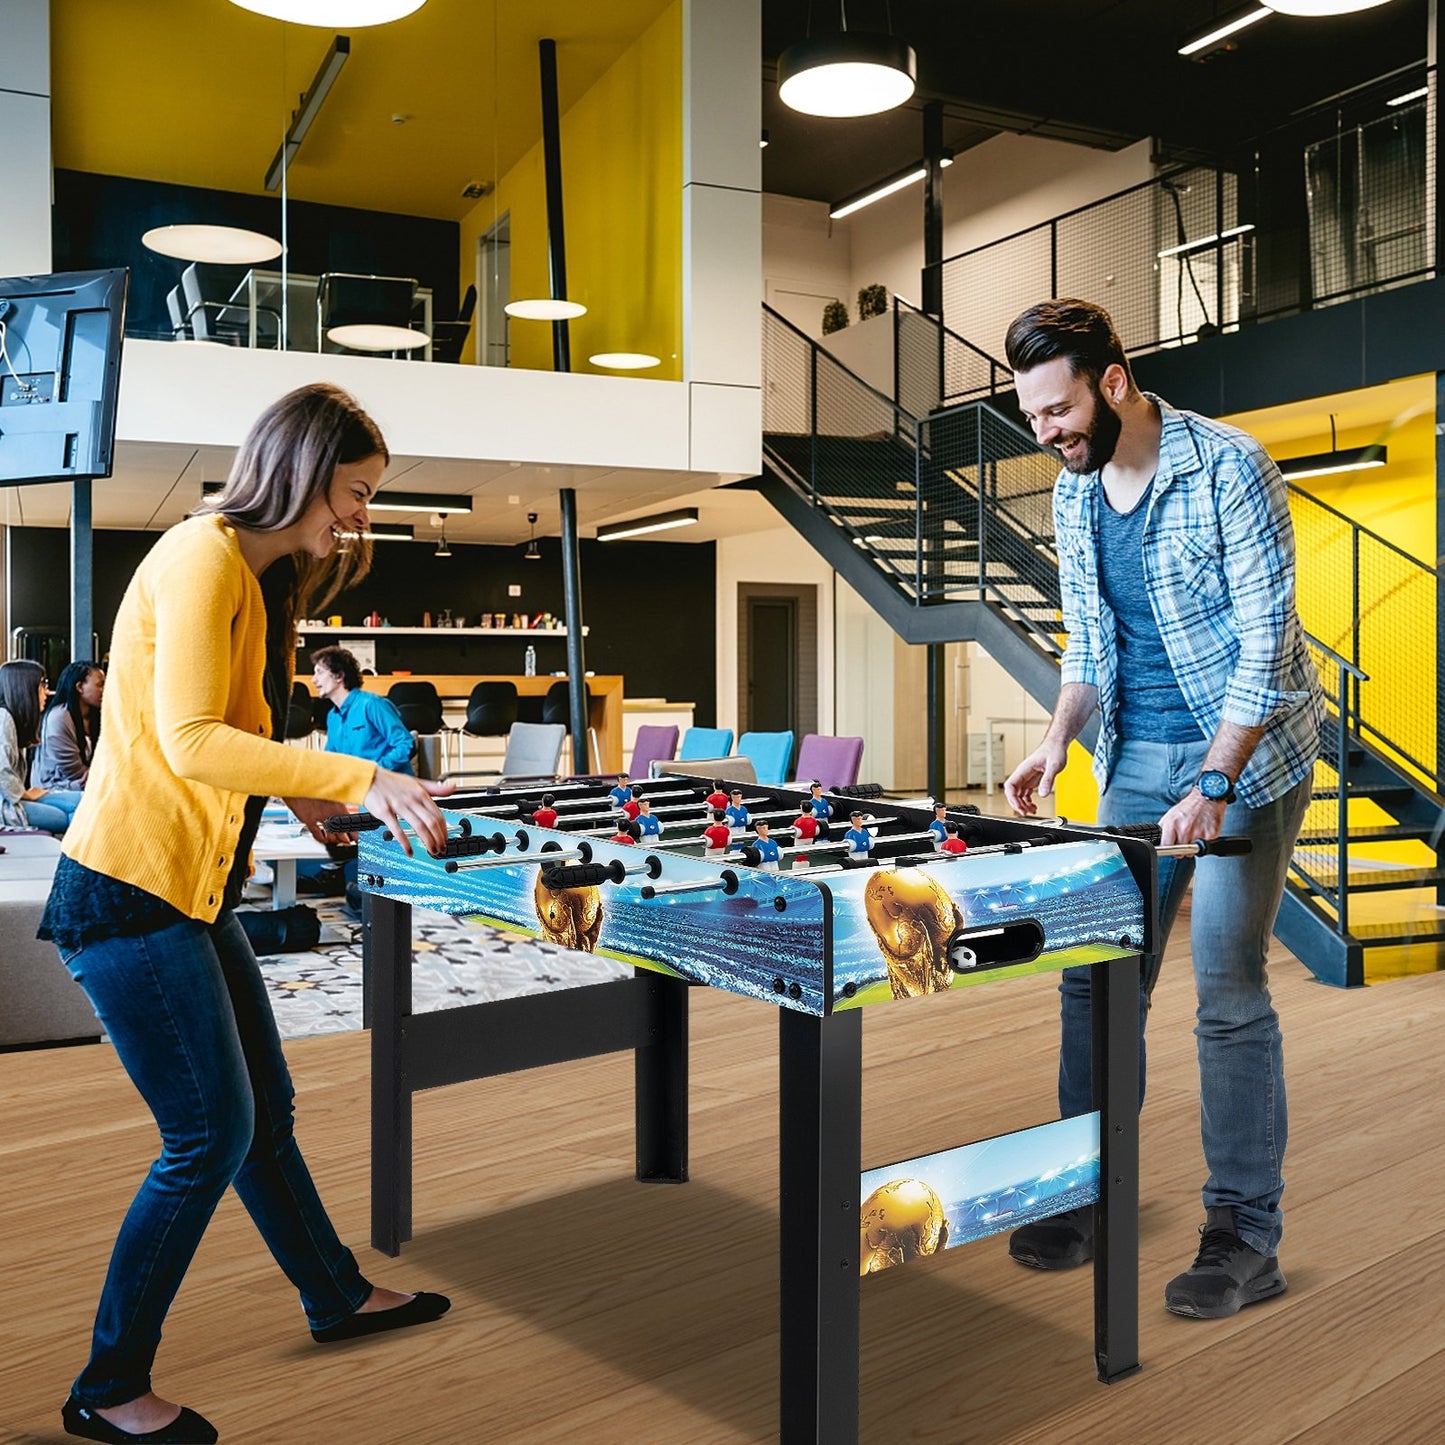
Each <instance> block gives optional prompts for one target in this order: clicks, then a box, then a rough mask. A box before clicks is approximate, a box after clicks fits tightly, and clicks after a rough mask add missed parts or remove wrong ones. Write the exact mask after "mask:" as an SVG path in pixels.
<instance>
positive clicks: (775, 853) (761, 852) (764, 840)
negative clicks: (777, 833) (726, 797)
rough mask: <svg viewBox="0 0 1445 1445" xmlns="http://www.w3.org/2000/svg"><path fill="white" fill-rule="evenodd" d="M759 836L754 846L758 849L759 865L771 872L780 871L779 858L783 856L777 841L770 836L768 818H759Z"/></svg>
mask: <svg viewBox="0 0 1445 1445" xmlns="http://www.w3.org/2000/svg"><path fill="white" fill-rule="evenodd" d="M757 830H758V836H757V841H756V842H755V843H754V844H753V847H754V848H756V849H757V850H758V865H759V866H760V867H762V868H766V869H767V870H768V871H769V872H770V873H776V872H777V871H778V859H779V858H780V857H781V856H782V854H781V851H780V850H779V848H778V845H777V843H776V842H775V841H774V840H773V839H772V838H770V837H768V823H767V819H766V818H759V819H758V822H757Z"/></svg>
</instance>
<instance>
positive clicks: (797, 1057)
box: [364, 894, 1139, 1445]
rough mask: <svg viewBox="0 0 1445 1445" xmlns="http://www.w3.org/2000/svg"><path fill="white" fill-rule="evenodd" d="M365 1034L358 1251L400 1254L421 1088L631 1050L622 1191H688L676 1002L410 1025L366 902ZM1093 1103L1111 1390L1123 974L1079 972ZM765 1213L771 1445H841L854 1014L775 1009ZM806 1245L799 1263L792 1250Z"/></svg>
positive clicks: (533, 1003) (396, 911)
mask: <svg viewBox="0 0 1445 1445" xmlns="http://www.w3.org/2000/svg"><path fill="white" fill-rule="evenodd" d="M364 929H365V945H364V948H365V953H364V957H365V968H366V980H367V981H366V987H367V1001H368V1006H369V1007H368V1013H369V1018H370V1027H371V1103H372V1120H371V1149H372V1184H371V1220H372V1225H371V1242H372V1244H373V1246H374V1247H375V1248H377V1249H378V1250H380V1251H382V1252H383V1253H384V1254H389V1255H395V1254H397V1253H399V1252H400V1249H401V1246H402V1244H403V1243H404V1242H405V1241H406V1240H408V1239H410V1238H411V1232H412V1210H411V1169H412V1148H411V1143H412V1138H411V1122H412V1095H413V1094H414V1093H416V1092H418V1091H419V1090H422V1089H431V1088H437V1087H440V1086H441V1085H444V1084H455V1083H461V1082H463V1081H465V1080H469V1079H480V1078H489V1077H491V1076H493V1075H496V1074H504V1073H510V1072H513V1071H515V1070H518V1069H530V1068H536V1067H538V1066H540V1065H543V1064H553V1063H560V1062H562V1061H564V1060H567V1059H578V1058H587V1057H590V1056H592V1055H595V1054H605V1053H616V1052H619V1051H622V1050H626V1049H631V1050H633V1051H634V1054H635V1059H636V1062H635V1069H636V1137H637V1178H638V1179H639V1180H641V1181H643V1182H646V1183H664V1182H665V1183H681V1182H684V1181H685V1180H686V1179H687V1177H688V1161H687V1142H688V1121H687V1042H688V1010H687V993H688V989H689V988H690V987H693V985H691V984H689V983H687V982H685V981H683V980H680V979H674V978H670V977H668V976H666V975H663V974H657V973H651V972H648V971H646V970H642V969H639V970H637V973H636V975H635V976H634V977H633V978H631V979H624V980H619V981H615V982H610V983H602V984H592V985H586V986H583V987H579V988H573V989H564V990H559V991H556V992H551V993H544V994H536V995H531V996H528V997H523V998H513V999H502V1000H499V1001H497V1002H493V1003H482V1004H471V1005H467V1006H464V1007H460V1008H453V1009H443V1010H439V1011H436V1012H431V1013H423V1014H413V1013H412V1009H411V962H412V948H411V905H410V904H407V903H399V902H397V901H395V900H393V899H390V898H387V897H385V896H384V895H381V894H367V895H366V898H365V905H364ZM1090 972H1091V998H1092V1006H1093V1071H1094V1101H1095V1105H1096V1107H1097V1108H1098V1109H1099V1113H1100V1123H1099V1143H1100V1163H1099V1190H1100V1197H1099V1202H1098V1204H1097V1205H1096V1206H1095V1209H1096V1235H1095V1239H1096V1252H1095V1257H1094V1356H1095V1364H1096V1368H1097V1371H1098V1376H1099V1379H1100V1380H1102V1381H1104V1382H1105V1383H1112V1382H1113V1381H1115V1380H1118V1379H1122V1378H1123V1377H1124V1376H1126V1375H1130V1374H1133V1373H1134V1372H1135V1371H1136V1370H1137V1369H1138V1368H1139V1128H1138V1122H1139V1120H1138V1079H1139V1035H1138V1028H1139V1011H1138V1009H1139V1006H1138V999H1139V958H1138V956H1137V955H1128V956H1125V957H1121V958H1117V959H1112V960H1109V961H1107V962H1104V963H1096V964H1093V965H1092V966H1091V970H1090ZM778 1054H779V1063H778V1074H779V1126H780V1127H779V1160H778V1173H779V1199H780V1209H781V1231H782V1232H781V1237H780V1271H779V1274H780V1291H779V1294H780V1299H779V1326H780V1332H781V1340H780V1346H779V1370H780V1383H781V1405H780V1423H779V1438H780V1439H781V1440H782V1441H783V1442H785V1445H799V1442H812V1445H848V1442H853V1441H856V1440H857V1438H858V1359H859V1343H860V1341H859V1274H858V1264H859V1260H858V1248H859V1245H858V1184H859V1178H860V1175H861V1173H862V1167H863V1166H862V1128H863V1010H862V1009H846V1010H843V1011H842V1012H839V1013H835V1014H832V1015H829V1016H828V1017H824V1018H819V1017H816V1016H814V1015H811V1014H806V1013H802V1012H800V1011H798V1010H796V1009H788V1008H780V1009H779V1010H778ZM809 1240H812V1241H813V1247H812V1248H811V1249H810V1248H808V1247H807V1241H809Z"/></svg>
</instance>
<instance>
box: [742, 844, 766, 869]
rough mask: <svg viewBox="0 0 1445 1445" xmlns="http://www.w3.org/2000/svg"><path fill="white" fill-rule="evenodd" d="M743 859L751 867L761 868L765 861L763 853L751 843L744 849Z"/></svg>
mask: <svg viewBox="0 0 1445 1445" xmlns="http://www.w3.org/2000/svg"><path fill="white" fill-rule="evenodd" d="M741 856H742V860H743V862H744V863H746V864H747V865H748V867H749V868H760V867H761V866H762V862H763V855H762V854H761V853H759V852H758V850H757V849H756V848H754V847H753V845H752V844H751V843H749V844H748V846H747V847H746V848H744V849H743V851H742V855H741Z"/></svg>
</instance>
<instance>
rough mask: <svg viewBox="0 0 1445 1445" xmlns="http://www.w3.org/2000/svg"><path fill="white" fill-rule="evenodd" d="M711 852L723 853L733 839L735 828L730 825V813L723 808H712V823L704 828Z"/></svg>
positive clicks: (704, 834) (704, 835)
mask: <svg viewBox="0 0 1445 1445" xmlns="http://www.w3.org/2000/svg"><path fill="white" fill-rule="evenodd" d="M702 836H703V839H704V840H705V841H706V843H707V848H708V852H709V853H721V852H722V850H723V849H724V848H726V847H727V845H728V843H729V841H730V840H731V839H732V836H733V830H732V829H731V828H729V827H728V815H727V814H726V813H725V812H723V810H722V809H721V808H714V809H713V810H712V824H711V826H710V827H707V828H704V829H703V830H702Z"/></svg>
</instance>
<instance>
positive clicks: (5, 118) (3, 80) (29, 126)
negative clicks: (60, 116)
mask: <svg viewBox="0 0 1445 1445" xmlns="http://www.w3.org/2000/svg"><path fill="white" fill-rule="evenodd" d="M0 136H3V137H4V144H3V145H0V277H3V276H35V275H44V274H45V273H46V272H48V271H49V270H50V268H51V267H50V0H0Z"/></svg>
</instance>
